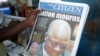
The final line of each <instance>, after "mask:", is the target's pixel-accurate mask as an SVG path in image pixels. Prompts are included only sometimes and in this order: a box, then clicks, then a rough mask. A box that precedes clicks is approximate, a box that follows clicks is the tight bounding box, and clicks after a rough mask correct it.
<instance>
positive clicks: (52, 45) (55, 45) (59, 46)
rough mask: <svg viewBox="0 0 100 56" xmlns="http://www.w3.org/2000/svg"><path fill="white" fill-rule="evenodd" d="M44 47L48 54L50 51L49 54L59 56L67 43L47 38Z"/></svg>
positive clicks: (50, 37)
mask: <svg viewBox="0 0 100 56" xmlns="http://www.w3.org/2000/svg"><path fill="white" fill-rule="evenodd" d="M45 47H46V49H47V51H48V52H49V51H50V50H51V51H50V52H54V53H55V52H56V53H58V54H59V55H60V54H62V53H63V52H64V51H65V49H66V47H67V41H66V42H65V41H63V40H62V39H60V38H59V37H58V38H57V37H53V36H47V39H46V44H45Z"/></svg>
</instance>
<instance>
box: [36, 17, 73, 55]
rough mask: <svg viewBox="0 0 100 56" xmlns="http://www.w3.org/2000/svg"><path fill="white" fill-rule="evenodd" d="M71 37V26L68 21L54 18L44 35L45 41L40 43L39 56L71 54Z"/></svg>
mask: <svg viewBox="0 0 100 56" xmlns="http://www.w3.org/2000/svg"><path fill="white" fill-rule="evenodd" d="M70 37H71V26H70V24H69V23H68V22H67V21H64V20H61V19H56V20H53V21H52V22H51V23H50V25H49V27H48V29H47V31H46V33H45V37H44V40H45V41H44V42H43V43H42V44H40V45H39V47H38V51H37V55H38V56H70V52H69V51H67V50H66V49H67V47H68V42H69V41H70Z"/></svg>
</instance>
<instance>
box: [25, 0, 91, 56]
mask: <svg viewBox="0 0 100 56" xmlns="http://www.w3.org/2000/svg"><path fill="white" fill-rule="evenodd" d="M39 9H41V10H43V11H42V12H41V13H40V14H39V15H38V17H37V20H36V24H35V27H33V29H34V30H33V32H32V33H31V38H30V40H29V42H28V45H27V48H26V52H25V53H24V55H26V56H32V55H33V56H53V55H54V56H76V53H77V49H78V45H79V42H80V38H81V34H82V31H83V28H84V25H85V22H86V19H87V16H88V12H89V6H88V5H87V4H83V3H75V2H64V1H60V0H40V1H39Z"/></svg>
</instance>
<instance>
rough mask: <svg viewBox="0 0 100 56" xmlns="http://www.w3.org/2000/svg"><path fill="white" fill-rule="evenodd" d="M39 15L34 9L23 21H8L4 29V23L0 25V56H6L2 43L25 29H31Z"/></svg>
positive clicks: (38, 11)
mask: <svg viewBox="0 0 100 56" xmlns="http://www.w3.org/2000/svg"><path fill="white" fill-rule="evenodd" d="M39 13H40V10H38V9H34V10H32V12H31V13H30V15H29V16H28V17H27V18H26V19H25V20H23V21H13V20H12V21H9V24H8V26H7V27H4V25H2V23H3V22H4V21H3V22H2V23H1V24H0V51H1V53H0V55H1V56H6V55H7V53H6V49H5V48H4V45H3V43H2V41H4V40H7V39H9V38H11V37H14V36H15V35H17V34H18V33H20V32H22V31H24V30H25V29H27V28H29V27H32V26H33V25H34V23H35V19H36V17H37V14H39ZM0 19H2V17H0Z"/></svg>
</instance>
